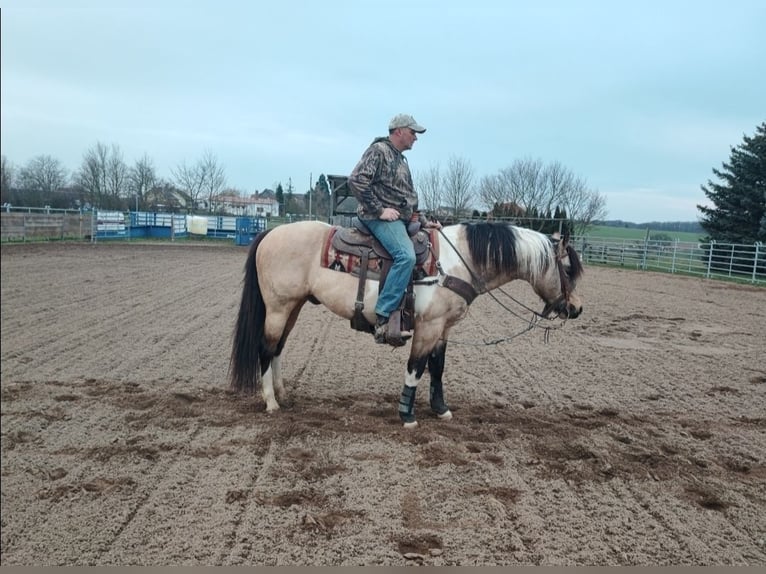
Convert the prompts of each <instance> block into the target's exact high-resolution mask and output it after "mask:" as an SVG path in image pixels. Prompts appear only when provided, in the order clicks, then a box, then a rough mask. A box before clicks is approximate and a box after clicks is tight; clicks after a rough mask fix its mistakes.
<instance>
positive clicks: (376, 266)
mask: <svg viewBox="0 0 766 574" xmlns="http://www.w3.org/2000/svg"><path fill="white" fill-rule="evenodd" d="M340 229H342V228H341V227H340V226H337V225H334V226H333V227H331V228H330V230H329V231H328V232H327V236H326V237H325V240H324V245H323V246H322V252H321V261H320V264H321V266H322V267H325V268H327V269H332V270H334V271H341V272H343V273H354V274H358V270H359V264H360V263H361V257H359V256H358V255H355V254H353V253H347V252H344V251H341V250H338V249H336V248H335V247H333V237H335V234H336V233H337V232H338V231H339V230H340ZM427 233H428V238H429V239H428V240H429V241H430V243H431V249H428V250H427V254H426V258H425V259H424V260H423V261H422V262H418V263H417V265H416V267H418V268H421V269H423V271H424V272H425V274H426V275H427V276H432V275H436V261H437V260H438V258H439V238H438V235H437V233H436V230H435V229H429V230H427ZM367 268H368V270H370V271H373V272H377V271H380V259H370V260H369V262H368V264H367Z"/></svg>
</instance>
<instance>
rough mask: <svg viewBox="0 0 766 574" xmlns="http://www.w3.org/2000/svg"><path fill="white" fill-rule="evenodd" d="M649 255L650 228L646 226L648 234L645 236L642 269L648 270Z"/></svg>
mask: <svg viewBox="0 0 766 574" xmlns="http://www.w3.org/2000/svg"><path fill="white" fill-rule="evenodd" d="M648 255H649V228H648V227H647V228H646V236H645V237H644V252H643V253H642V254H641V269H642V270H643V271H646V258H647V257H648Z"/></svg>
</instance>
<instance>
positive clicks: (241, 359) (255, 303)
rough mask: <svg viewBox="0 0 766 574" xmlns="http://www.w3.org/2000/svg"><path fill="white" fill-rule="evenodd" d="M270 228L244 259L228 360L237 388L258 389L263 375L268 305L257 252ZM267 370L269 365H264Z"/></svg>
mask: <svg viewBox="0 0 766 574" xmlns="http://www.w3.org/2000/svg"><path fill="white" fill-rule="evenodd" d="M269 231H270V230H266V231H264V232H262V233H259V234H258V235H257V236H256V237H255V239H254V240H253V244H252V245H251V246H250V251H249V252H248V254H247V261H246V262H245V280H244V285H243V287H242V301H241V302H240V304H239V315H237V324H236V326H235V327H234V343H233V345H232V349H231V359H230V361H229V375H230V377H231V386H232V387H234V388H235V389H236V390H237V391H245V392H248V393H253V392H255V390H256V388H257V387H258V379H259V378H260V376H261V374H262V373H261V366H262V365H261V354H262V353H263V351H264V350H265V341H264V338H263V325H264V322H265V321H266V305H265V303H264V302H263V295H262V294H261V288H260V286H259V285H258V268H257V267H256V265H255V253H256V251H257V250H258V245H259V244H260V243H261V241H263V238H264V237H266V234H267V233H268V232H269ZM263 367H265V368H264V371H265V370H266V368H268V365H263Z"/></svg>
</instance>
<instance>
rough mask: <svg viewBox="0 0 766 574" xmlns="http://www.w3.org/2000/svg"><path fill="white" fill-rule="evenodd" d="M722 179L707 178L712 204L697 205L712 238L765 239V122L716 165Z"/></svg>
mask: <svg viewBox="0 0 766 574" xmlns="http://www.w3.org/2000/svg"><path fill="white" fill-rule="evenodd" d="M713 173H714V174H715V175H716V177H717V178H718V179H719V180H721V182H720V183H715V182H713V181H711V180H708V183H707V185H703V186H701V187H702V191H703V192H704V193H705V195H706V196H707V198H708V199H709V200H710V201H711V202H712V204H713V206H712V207H708V206H704V205H697V209H698V210H699V211H700V212H702V219H701V221H700V223H701V224H702V227H703V229H705V231H707V232H708V234H709V236H710V237H709V238H710V239H714V240H716V241H725V242H730V243H755V242H756V241H762V242H763V241H766V122H764V123H761V124H760V125H759V126H757V127H756V128H755V135H754V136H752V137H749V136H747V135H745V136H744V137H743V143H741V144H740V145H738V146H737V147H733V148H731V156H730V158H729V163H723V164H722V169H720V170H719V169H716V168H713Z"/></svg>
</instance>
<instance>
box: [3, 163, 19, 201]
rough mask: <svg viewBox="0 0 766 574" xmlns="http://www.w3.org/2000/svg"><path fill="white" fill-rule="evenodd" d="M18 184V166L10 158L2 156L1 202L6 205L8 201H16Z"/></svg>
mask: <svg viewBox="0 0 766 574" xmlns="http://www.w3.org/2000/svg"><path fill="white" fill-rule="evenodd" d="M15 186H16V166H14V165H13V163H12V162H10V161H8V158H6V157H5V156H1V159H0V202H2V203H3V205H5V204H6V203H15V202H16V199H17V194H16V193H15V190H14V188H15Z"/></svg>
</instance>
